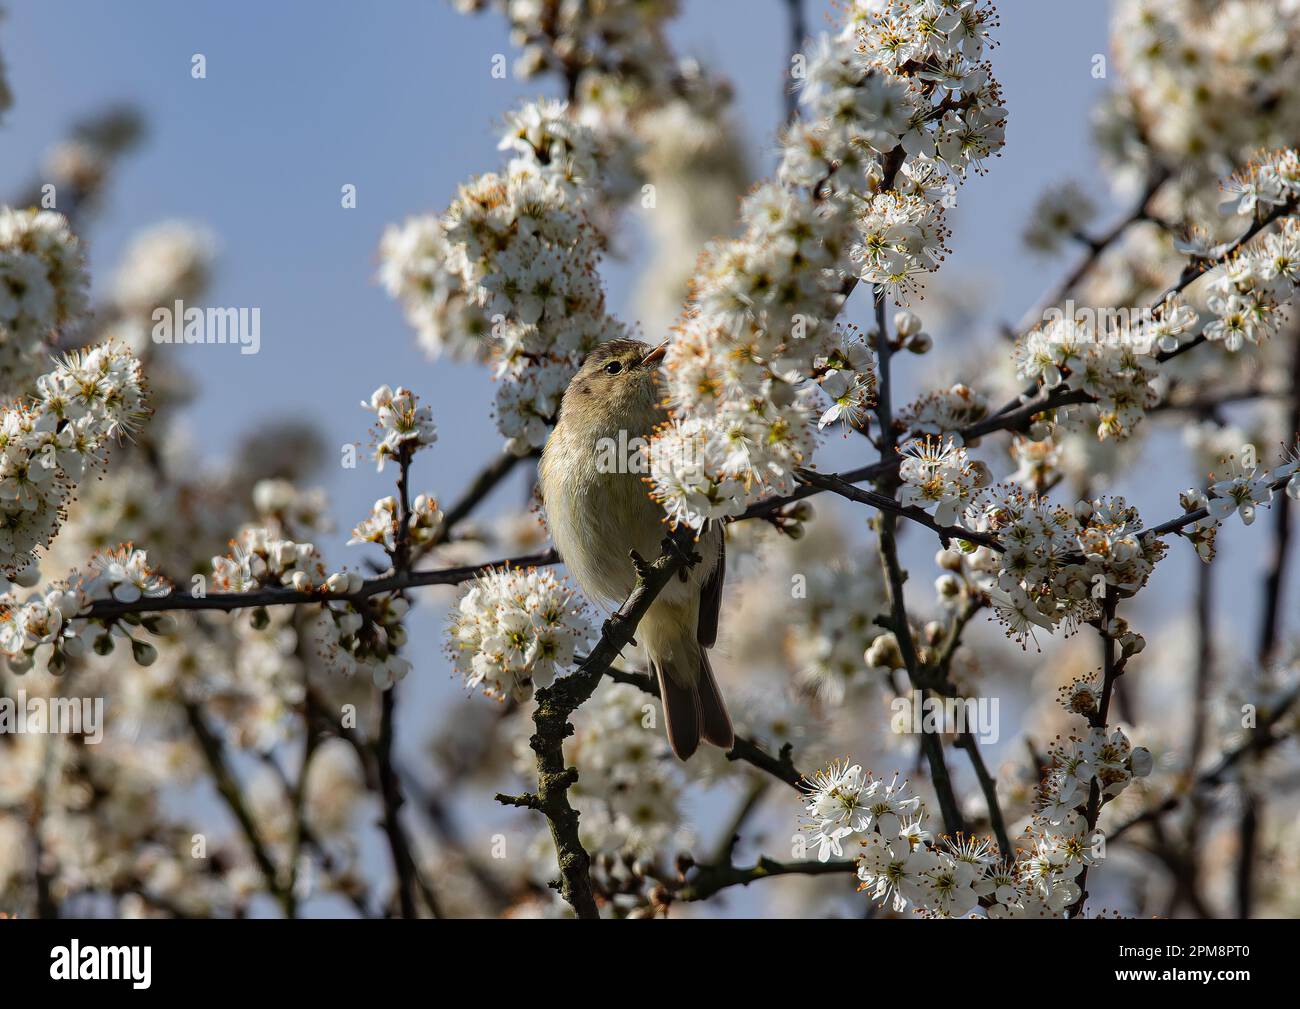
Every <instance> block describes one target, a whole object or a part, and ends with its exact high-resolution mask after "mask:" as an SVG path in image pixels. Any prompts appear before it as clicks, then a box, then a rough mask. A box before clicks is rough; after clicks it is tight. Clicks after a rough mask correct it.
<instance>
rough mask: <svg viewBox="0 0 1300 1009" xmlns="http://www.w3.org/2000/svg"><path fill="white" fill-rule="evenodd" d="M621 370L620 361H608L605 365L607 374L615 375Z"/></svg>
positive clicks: (621, 363)
mask: <svg viewBox="0 0 1300 1009" xmlns="http://www.w3.org/2000/svg"><path fill="white" fill-rule="evenodd" d="M622 370H623V362H622V361H610V362H609V364H607V365H605V374H607V375H617V374H618V373H619V372H620V371H622Z"/></svg>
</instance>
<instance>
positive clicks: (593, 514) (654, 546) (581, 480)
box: [538, 340, 735, 760]
mask: <svg viewBox="0 0 1300 1009" xmlns="http://www.w3.org/2000/svg"><path fill="white" fill-rule="evenodd" d="M665 346H666V344H665V345H662V346H659V347H656V348H654V349H653V350H652V349H651V348H650V347H649V346H648V345H647V344H644V343H641V342H640V341H638V340H610V341H609V342H607V343H603V344H601V345H600V346H599V347H597V348H596V349H595V350H593V351H592V352H591V353H590V354H589V355H588V356H587V359H586V361H584V362H583V365H582V369H581V370H580V371H579V372H578V374H576V375H575V376H574V377H573V381H571V382H570V383H569V387H568V388H567V389H566V390H565V391H564V396H563V398H562V400H561V403H560V418H559V421H558V423H557V424H556V425H555V430H554V431H553V432H552V433H551V437H550V440H549V441H547V443H546V448H545V449H544V450H543V452H542V461H541V465H540V466H539V467H538V471H539V474H540V478H541V492H542V505H543V507H544V509H545V511H546V519H547V523H548V525H549V526H550V530H551V538H552V540H553V541H554V543H555V547H556V549H557V550H558V551H559V553H560V557H561V558H562V559H563V560H564V563H565V564H566V565H567V567H568V569H569V572H570V573H571V574H572V575H573V577H574V578H576V579H577V581H578V584H579V585H580V586H582V590H583V591H584V592H585V593H586V594H587V596H588V597H590V598H592V599H595V600H599V601H601V602H604V603H608V604H610V605H612V606H618V605H619V604H621V603H622V602H623V601H624V600H625V599H626V598H627V596H628V594H629V593H630V592H631V591H632V588H633V586H634V585H635V583H636V571H635V570H634V568H633V566H632V560H631V556H630V551H632V550H635V551H636V552H637V553H638V554H640V555H641V556H642V557H645V558H647V559H651V558H654V557H656V556H658V554H659V545H660V543H661V542H662V540H663V537H664V533H665V527H664V512H663V509H662V508H660V507H659V505H658V504H656V503H655V502H654V501H653V500H652V499H651V498H650V496H649V494H648V493H647V490H646V485H645V482H644V481H643V480H642V478H641V477H642V472H643V471H638V470H639V468H638V466H636V465H635V464H633V458H632V457H631V456H630V454H629V453H628V451H626V449H627V447H628V446H632V447H635V446H636V445H638V444H640V442H639V441H638V439H645V441H648V440H649V438H650V435H651V433H652V432H653V431H654V429H655V427H656V426H657V425H659V424H660V423H662V422H663V421H664V420H666V419H667V414H666V413H665V411H664V407H663V388H662V384H661V369H660V361H661V360H662V358H663V356H664V347H665ZM620 435H621V436H620ZM611 462H614V463H615V464H614V465H611ZM696 549H697V551H698V553H699V554H700V557H701V561H700V563H698V564H696V565H694V566H693V567H691V568H689V569H688V570H684V571H682V573H681V577H680V578H674V579H673V580H672V581H671V582H670V583H669V584H668V585H667V586H666V587H665V588H664V589H663V591H662V592H661V593H660V594H659V595H658V597H656V599H655V601H654V603H653V605H651V607H650V609H649V611H647V613H646V615H645V617H644V618H643V619H642V620H641V623H640V626H639V627H638V628H637V632H636V634H637V640H638V641H639V642H640V643H641V645H642V646H643V647H644V648H645V652H646V656H647V658H648V659H649V661H650V665H651V666H652V667H653V669H654V671H655V675H656V676H657V677H658V678H659V694H660V696H661V698H662V699H663V704H664V712H665V714H666V716H667V721H668V742H669V745H670V746H672V749H673V753H675V754H677V756H678V757H679V758H680V759H682V760H686V759H687V758H688V757H690V755H691V754H692V753H694V752H695V750H696V748H697V747H698V746H699V745H700V739H701V738H703V739H706V740H708V741H709V742H710V743H713V744H714V745H715V746H721V747H723V748H724V749H730V748H731V746H732V745H733V743H734V742H735V735H734V733H733V732H732V728H731V719H730V717H729V716H728V715H727V708H726V705H724V704H723V701H722V694H721V693H720V692H719V691H718V683H717V680H715V679H714V677H713V670H712V668H711V667H710V666H709V657H708V654H707V651H706V650H707V649H708V648H710V647H711V646H712V645H713V643H714V642H715V641H716V640H717V637H718V610H719V608H720V607H721V605H722V583H723V578H724V576H725V573H726V550H725V546H724V540H723V533H722V528H721V526H718V525H712V524H711V525H709V526H706V527H705V530H704V532H703V533H702V535H701V536H700V538H699V542H698V544H697V547H696Z"/></svg>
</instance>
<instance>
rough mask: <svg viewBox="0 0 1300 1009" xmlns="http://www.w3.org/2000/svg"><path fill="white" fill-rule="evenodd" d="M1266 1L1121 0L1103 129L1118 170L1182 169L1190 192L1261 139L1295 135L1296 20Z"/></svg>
mask: <svg viewBox="0 0 1300 1009" xmlns="http://www.w3.org/2000/svg"><path fill="white" fill-rule="evenodd" d="M1297 13H1298V12H1297V10H1296V8H1295V5H1294V4H1289V5H1288V4H1287V3H1272V2H1262V0H1222V2H1216V3H1206V2H1204V0H1122V2H1120V3H1118V4H1116V6H1115V14H1114V19H1113V22H1112V30H1111V43H1112V51H1113V53H1114V59H1115V61H1116V63H1117V64H1119V68H1120V70H1121V72H1122V73H1121V80H1122V83H1121V87H1120V88H1119V89H1117V90H1116V91H1115V92H1114V93H1113V94H1112V95H1111V96H1110V97H1109V98H1108V99H1107V101H1106V102H1105V103H1104V104H1103V106H1102V108H1101V110H1100V116H1099V117H1098V122H1097V135H1098V138H1099V140H1100V142H1101V145H1102V147H1103V150H1105V151H1106V153H1107V155H1108V158H1109V160H1110V161H1111V162H1112V163H1113V165H1114V167H1115V168H1116V169H1118V170H1120V171H1121V172H1125V173H1127V174H1130V175H1132V174H1135V173H1137V172H1140V171H1143V170H1145V168H1146V165H1147V163H1148V162H1149V161H1150V160H1151V159H1153V158H1154V159H1157V160H1158V161H1160V162H1161V163H1163V164H1165V165H1168V166H1171V167H1176V168H1177V169H1178V170H1179V172H1180V173H1183V175H1184V184H1185V185H1186V187H1187V188H1188V189H1189V190H1192V189H1195V188H1196V186H1197V185H1198V183H1200V182H1203V181H1209V180H1210V179H1212V178H1213V176H1214V174H1215V173H1218V172H1220V171H1222V166H1223V165H1225V164H1232V163H1234V162H1237V161H1239V160H1240V159H1241V157H1242V155H1243V152H1245V151H1248V150H1250V149H1253V148H1256V147H1258V146H1259V145H1260V144H1270V145H1274V144H1284V143H1290V142H1294V140H1295V137H1296V136H1297V134H1298V133H1300V99H1298V98H1297V96H1296V92H1295V89H1294V88H1293V87H1291V84H1290V82H1291V81H1293V80H1294V79H1295V77H1296V74H1297V73H1300V18H1297V16H1296V15H1297Z"/></svg>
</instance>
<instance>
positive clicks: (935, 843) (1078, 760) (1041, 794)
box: [801, 682, 1152, 918]
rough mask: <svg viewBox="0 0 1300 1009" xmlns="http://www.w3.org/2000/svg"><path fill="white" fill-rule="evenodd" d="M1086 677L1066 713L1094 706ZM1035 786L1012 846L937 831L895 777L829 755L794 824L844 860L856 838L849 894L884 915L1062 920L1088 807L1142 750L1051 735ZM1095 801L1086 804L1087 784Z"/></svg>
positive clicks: (1121, 783) (1105, 739) (1085, 843)
mask: <svg viewBox="0 0 1300 1009" xmlns="http://www.w3.org/2000/svg"><path fill="white" fill-rule="evenodd" d="M1098 693H1099V692H1098V689H1097V687H1096V685H1095V684H1091V683H1083V682H1080V683H1076V684H1074V685H1073V687H1072V689H1071V690H1070V691H1069V692H1068V694H1067V696H1065V697H1063V699H1062V703H1063V704H1065V705H1066V707H1067V708H1068V709H1069V710H1071V711H1073V712H1074V713H1076V714H1085V715H1091V714H1095V712H1096V699H1097V696H1098ZM1050 758H1051V760H1050V763H1049V766H1048V767H1047V768H1046V769H1045V774H1044V777H1043V779H1042V781H1041V782H1040V784H1039V787H1038V790H1037V793H1036V798H1035V802H1034V806H1033V816H1032V820H1031V823H1030V824H1029V826H1028V827H1027V829H1026V832H1025V835H1024V838H1025V841H1026V843H1025V844H1024V845H1023V846H1019V845H1018V846H1017V849H1016V851H1014V852H1002V851H999V849H998V848H997V846H996V845H994V844H992V843H991V842H989V841H987V840H984V839H981V838H977V837H964V836H961V835H958V836H957V837H956V838H952V837H948V836H946V835H945V836H942V837H938V838H936V837H935V836H934V835H933V834H932V832H931V831H930V830H929V829H928V819H929V814H928V810H927V809H926V806H925V805H924V803H923V802H922V800H921V799H920V797H919V796H917V795H915V794H914V793H913V792H912V791H911V789H910V788H909V787H908V785H907V782H905V781H903V782H900V781H899V779H898V776H897V775H895V776H894V777H893V778H892V779H891V780H889V781H886V780H885V779H883V778H876V777H874V776H872V775H871V774H870V773H869V772H864V771H863V769H862V767H861V765H858V764H850V763H849V761H847V760H845V761H839V762H835V763H833V764H831V765H830V766H829V767H827V768H825V769H824V770H821V771H819V772H817V773H816V774H815V775H814V776H813V777H812V779H811V780H809V781H807V782H805V783H804V786H803V787H804V790H805V791H806V793H807V795H806V798H805V801H804V812H803V815H802V818H801V819H802V826H803V828H804V829H805V830H806V831H808V832H809V833H810V834H811V836H812V840H813V842H814V843H815V844H816V845H817V848H818V852H817V857H818V858H819V860H820V861H822V862H826V861H828V860H829V859H830V857H831V856H832V855H835V856H837V857H844V856H845V844H844V843H845V842H846V841H848V840H850V839H853V838H856V839H857V840H858V842H859V844H860V845H861V849H862V850H861V851H860V852H858V853H854V852H853V851H852V849H850V850H849V854H850V855H853V857H854V860H855V862H856V863H857V876H858V880H859V890H861V891H863V892H865V893H867V894H868V895H869V896H870V897H871V898H872V899H873V900H875V901H876V902H877V903H878V904H879V905H880V906H882V907H884V906H886V905H887V906H889V907H890V908H891V909H892V910H893V911H895V912H903V911H906V910H908V909H909V908H910V909H912V910H913V911H915V912H916V913H919V914H921V915H923V916H925V917H937V918H951V917H962V916H964V915H967V914H970V913H971V912H972V911H974V910H976V908H979V907H982V908H983V909H984V911H985V913H986V914H987V915H988V917H990V918H1025V917H1035V918H1044V917H1052V918H1059V917H1064V916H1065V914H1066V912H1067V911H1068V910H1069V909H1071V908H1072V907H1073V906H1074V905H1076V903H1077V902H1078V900H1079V898H1080V896H1081V893H1082V892H1081V890H1080V887H1079V884H1078V882H1077V880H1078V878H1079V876H1080V874H1081V873H1082V872H1083V871H1084V870H1085V869H1086V868H1087V867H1088V866H1091V865H1093V864H1095V863H1096V862H1098V861H1100V860H1101V859H1102V858H1103V857H1104V850H1105V849H1104V839H1103V835H1102V833H1101V831H1099V830H1097V829H1096V827H1095V816H1096V809H1097V808H1100V805H1101V804H1103V803H1105V802H1107V801H1110V800H1111V799H1113V798H1114V797H1115V796H1117V795H1118V794H1119V793H1120V792H1121V791H1123V789H1124V788H1125V787H1126V786H1127V785H1128V784H1129V783H1130V782H1131V781H1132V780H1133V779H1134V778H1140V777H1144V776H1146V775H1147V774H1149V773H1150V771H1151V766H1152V759H1151V754H1150V753H1149V752H1148V751H1147V750H1146V749H1145V748H1143V747H1137V748H1134V747H1133V746H1132V745H1131V744H1130V743H1129V740H1128V737H1127V736H1126V735H1125V734H1124V732H1123V731H1122V730H1120V729H1115V730H1113V731H1110V732H1107V730H1106V729H1104V728H1091V729H1090V730H1089V731H1088V732H1087V734H1086V736H1084V737H1082V738H1078V737H1070V738H1069V739H1067V740H1063V741H1058V743H1057V745H1056V746H1054V747H1053V749H1052V750H1051V752H1050ZM1094 788H1095V789H1096V792H1097V797H1098V798H1097V800H1096V801H1097V807H1095V808H1092V809H1090V808H1089V807H1090V805H1091V803H1092V801H1093V799H1092V791H1093V789H1094Z"/></svg>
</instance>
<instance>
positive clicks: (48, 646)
mask: <svg viewBox="0 0 1300 1009" xmlns="http://www.w3.org/2000/svg"><path fill="white" fill-rule="evenodd" d="M32 584H34V582H33V583H32ZM171 588H172V587H171V583H170V582H168V581H167V579H166V578H164V577H162V576H161V575H160V574H159V573H158V572H157V571H156V570H154V568H153V567H152V566H151V565H150V563H149V559H148V557H147V556H146V555H145V552H144V551H143V550H138V549H135V548H134V547H132V546H130V545H129V544H128V545H125V546H120V547H115V548H112V549H105V550H101V551H98V552H96V553H95V555H94V556H93V557H92V558H91V559H90V563H89V565H88V570H87V571H86V572H85V573H79V572H75V571H74V572H73V573H72V575H71V576H70V577H69V578H68V579H67V581H65V582H55V583H52V584H50V585H48V586H46V587H45V588H43V589H41V590H39V591H37V592H34V593H32V594H31V595H30V596H28V598H27V599H25V600H24V601H22V602H18V601H17V600H14V601H13V602H6V603H5V605H4V606H3V607H0V655H3V656H4V657H5V659H6V661H7V664H8V666H9V669H10V670H12V671H13V672H16V673H22V672H26V671H27V670H29V669H31V668H32V666H33V665H36V664H38V663H39V664H40V665H41V666H42V668H44V669H47V670H48V671H50V672H52V673H56V674H57V673H61V672H62V671H63V670H64V668H66V664H67V660H68V659H70V658H77V657H79V656H81V655H84V654H85V651H86V642H87V640H88V639H90V638H92V637H93V641H92V645H93V647H94V650H95V652H96V653H97V654H100V655H106V654H108V653H109V652H111V651H112V650H113V648H114V634H116V635H117V636H121V637H125V638H127V639H128V640H130V642H131V652H132V655H133V656H134V658H135V660H136V661H137V662H138V663H139V664H140V665H144V666H147V665H150V664H151V663H152V662H153V661H154V659H156V658H157V655H158V653H157V651H156V649H155V648H154V647H153V645H151V644H149V643H148V642H146V641H141V640H138V639H136V638H134V637H132V636H131V634H130V632H129V630H128V629H127V626H142V627H144V628H145V629H146V630H148V631H149V632H150V633H153V634H157V635H166V634H169V633H171V632H172V631H173V630H174V629H175V621H174V620H173V619H172V618H171V617H170V616H168V615H167V614H161V615H159V614H152V615H148V616H136V615H130V616H128V617H124V618H122V619H121V620H112V621H100V620H91V619H89V617H88V611H89V609H90V607H91V606H92V605H93V604H94V603H95V602H96V601H97V600H116V601H117V602H125V603H131V602H135V601H136V600H138V599H142V598H149V599H157V598H160V597H162V596H165V595H167V594H168V593H169V592H171ZM11 598H12V594H7V596H6V599H11Z"/></svg>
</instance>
